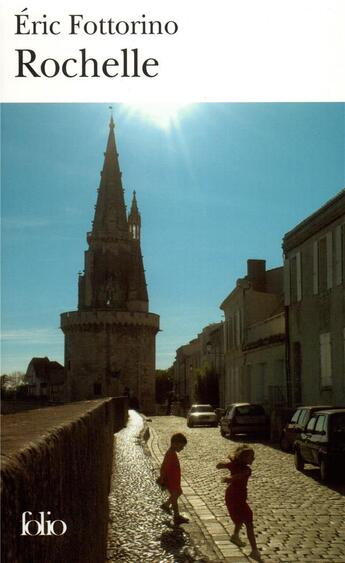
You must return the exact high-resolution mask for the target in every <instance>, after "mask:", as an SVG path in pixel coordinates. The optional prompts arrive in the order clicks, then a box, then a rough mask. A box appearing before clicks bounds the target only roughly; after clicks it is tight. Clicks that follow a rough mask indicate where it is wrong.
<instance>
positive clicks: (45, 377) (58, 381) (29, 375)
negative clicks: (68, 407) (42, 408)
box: [25, 357, 66, 403]
mask: <svg viewBox="0 0 345 563" xmlns="http://www.w3.org/2000/svg"><path fill="white" fill-rule="evenodd" d="M25 380H26V382H27V385H28V395H29V397H35V398H36V399H46V400H48V401H50V402H57V403H62V402H64V401H65V400H66V394H65V393H66V386H65V369H64V367H63V366H62V365H61V364H59V362H55V361H51V360H49V358H47V357H44V358H32V360H31V361H30V363H29V365H28V367H27V370H26V374H25Z"/></svg>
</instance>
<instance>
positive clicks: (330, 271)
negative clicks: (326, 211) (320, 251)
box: [326, 231, 333, 289]
mask: <svg viewBox="0 0 345 563" xmlns="http://www.w3.org/2000/svg"><path fill="white" fill-rule="evenodd" d="M326 245H327V289H331V288H332V287H333V245H332V231H330V232H329V233H327V236H326Z"/></svg>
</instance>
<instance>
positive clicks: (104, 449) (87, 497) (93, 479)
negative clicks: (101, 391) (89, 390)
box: [1, 397, 127, 563]
mask: <svg viewBox="0 0 345 563" xmlns="http://www.w3.org/2000/svg"><path fill="white" fill-rule="evenodd" d="M2 420H3V424H2V454H1V459H2V468H1V482H2V500H1V502H2V546H1V547H2V561H4V563H62V562H66V563H104V560H105V554H106V538H107V526H108V494H109V487H110V477H111V469H112V454H113V442H114V437H113V435H114V432H116V431H118V430H120V429H121V428H122V427H123V426H125V424H126V422H127V399H126V398H125V397H118V398H111V399H102V400H96V401H83V402H78V403H71V404H68V405H63V406H56V407H48V408H45V409H37V410H34V411H26V412H21V413H16V414H10V415H6V416H3V417H2Z"/></svg>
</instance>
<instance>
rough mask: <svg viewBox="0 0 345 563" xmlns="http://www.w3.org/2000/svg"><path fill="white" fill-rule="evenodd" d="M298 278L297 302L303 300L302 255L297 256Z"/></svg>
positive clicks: (298, 253)
mask: <svg viewBox="0 0 345 563" xmlns="http://www.w3.org/2000/svg"><path fill="white" fill-rule="evenodd" d="M296 277H297V284H296V285H297V301H301V300H302V266H301V253H300V252H297V254H296Z"/></svg>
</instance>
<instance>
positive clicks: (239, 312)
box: [235, 309, 242, 348]
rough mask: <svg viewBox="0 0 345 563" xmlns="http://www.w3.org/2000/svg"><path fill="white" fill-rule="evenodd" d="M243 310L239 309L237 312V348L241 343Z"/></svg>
mask: <svg viewBox="0 0 345 563" xmlns="http://www.w3.org/2000/svg"><path fill="white" fill-rule="evenodd" d="M241 340H242V339H241V311H240V310H239V309H237V311H236V313H235V343H236V348H239V347H240V345H241Z"/></svg>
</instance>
